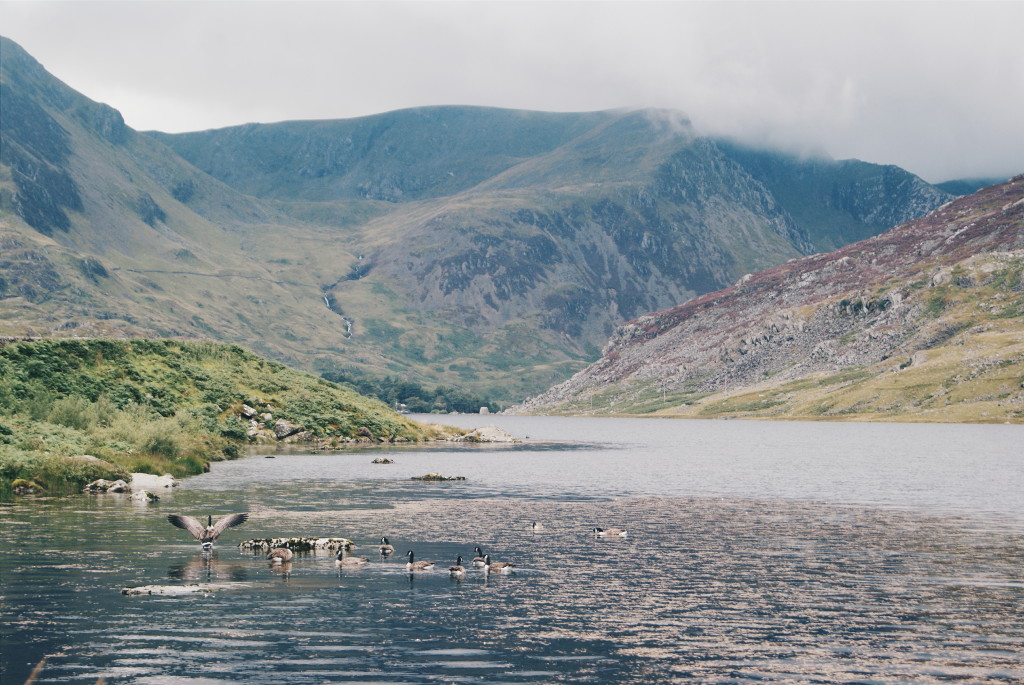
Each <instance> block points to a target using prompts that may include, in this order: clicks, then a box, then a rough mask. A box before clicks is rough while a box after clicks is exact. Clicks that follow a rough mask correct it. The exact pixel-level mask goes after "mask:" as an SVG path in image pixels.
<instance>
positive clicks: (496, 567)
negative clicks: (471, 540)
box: [484, 554, 512, 573]
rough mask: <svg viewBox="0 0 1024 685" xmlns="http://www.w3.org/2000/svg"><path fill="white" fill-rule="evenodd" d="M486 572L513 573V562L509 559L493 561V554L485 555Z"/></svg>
mask: <svg viewBox="0 0 1024 685" xmlns="http://www.w3.org/2000/svg"><path fill="white" fill-rule="evenodd" d="M484 573H512V564H510V563H509V562H507V561H493V562H492V561H491V555H490V554H485V555H484Z"/></svg>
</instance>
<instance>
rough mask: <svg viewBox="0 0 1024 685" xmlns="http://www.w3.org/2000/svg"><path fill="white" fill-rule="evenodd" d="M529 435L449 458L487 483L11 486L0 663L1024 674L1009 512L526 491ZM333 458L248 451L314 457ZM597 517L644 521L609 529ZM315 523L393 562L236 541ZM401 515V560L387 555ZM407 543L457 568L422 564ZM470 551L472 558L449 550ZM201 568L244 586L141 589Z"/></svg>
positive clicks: (529, 677) (208, 579) (141, 671)
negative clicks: (195, 537)
mask: <svg viewBox="0 0 1024 685" xmlns="http://www.w3.org/2000/svg"><path fill="white" fill-rule="evenodd" d="M606 452H608V453H609V458H613V457H612V453H614V452H616V450H615V449H614V448H609V449H608V450H606ZM482 454H483V455H486V456H485V457H483V458H482V456H481V455H482ZM515 454H523V455H528V454H529V453H528V452H517V453H513V452H504V453H498V452H494V451H485V452H479V451H463V452H459V453H457V454H450V456H449V457H445V459H448V458H451V459H459V460H461V469H460V470H465V471H467V472H474V473H480V474H481V475H479V476H476V479H477V480H476V482H474V480H469V481H467V482H466V483H437V484H424V483H418V484H417V485H416V486H415V487H411V486H410V484H409V483H408V482H407V481H406V480H405V479H404V478H403V477H402V476H400V475H398V474H397V473H396V472H392V474H391V475H378V476H376V477H375V478H370V477H367V478H366V479H357V480H356V482H349V481H342V480H334V479H332V478H331V477H329V476H328V475H326V474H325V473H324V471H323V470H322V469H320V470H319V474H320V476H321V477H320V478H317V479H315V480H309V479H304V480H301V481H295V480H288V479H286V478H283V477H282V475H281V474H282V472H278V473H277V474H276V475H272V476H271V475H268V476H267V477H262V476H257V477H255V478H254V479H253V480H251V481H250V482H249V483H247V484H246V483H243V482H241V481H240V480H239V479H238V478H237V476H238V469H239V466H242V465H244V464H245V463H246V462H235V463H232V464H230V465H223V464H219V465H216V466H215V468H214V471H213V472H212V473H211V474H206V476H203V477H200V478H198V479H195V480H193V481H189V482H188V483H187V484H186V485H185V486H184V487H183V488H179V489H178V490H177V491H175V492H174V493H171V494H169V495H168V496H166V497H165V498H164V499H163V500H161V502H159V503H158V504H156V505H153V506H150V507H149V508H137V507H132V506H130V505H129V504H128V503H127V502H126V501H123V500H118V499H113V498H97V497H89V498H87V497H84V496H82V497H68V498H62V499H47V498H44V499H40V500H36V501H34V502H27V501H23V500H18V501H16V502H15V503H13V504H9V505H5V506H2V507H0V537H2V544H3V545H4V547H5V548H7V549H9V550H12V551H11V553H9V554H8V555H7V556H5V557H3V558H2V559H0V572H2V576H3V590H2V592H3V595H2V605H0V610H2V614H3V616H2V618H3V628H2V630H3V634H2V637H3V661H2V666H3V669H4V675H3V682H5V683H6V682H11V683H21V682H22V681H23V680H24V678H25V677H26V676H27V674H28V672H29V670H31V667H32V665H34V664H35V663H36V662H37V661H38V660H39V659H40V658H42V657H43V656H46V655H50V658H49V660H48V662H47V668H46V671H45V673H44V678H43V682H92V681H94V680H95V678H96V677H97V676H101V675H102V676H104V677H106V678H107V681H108V682H118V683H152V684H159V685H164V684H172V683H173V684H175V685H177V684H178V683H227V682H231V683H238V682H247V683H248V682H252V683H322V682H378V683H379V682H408V683H423V682H464V683H472V682H488V683H493V682H580V681H626V682H638V683H639V682H666V681H676V682H741V681H749V680H757V679H763V680H769V681H776V682H777V681H784V682H796V683H812V682H817V683H826V682H827V683H831V682H922V683H925V682H936V681H942V680H958V681H962V682H984V681H994V682H1013V681H1016V682H1020V681H1024V667H1022V665H1021V658H1020V656H1021V654H1022V653H1024V621H1022V620H1021V613H1020V612H1021V607H1022V606H1024V571H1022V564H1021V561H1022V558H1024V534H1022V531H1021V529H1020V526H1018V525H1016V524H1015V523H1013V521H1012V519H1011V521H1010V522H1008V521H1007V520H1006V519H1004V518H996V519H991V518H988V517H987V516H982V515H959V514H951V513H948V512H934V511H927V510H923V509H920V508H916V509H912V508H895V507H889V506H886V507H881V506H867V505H864V504H851V503H848V504H836V503H834V502H831V503H830V502H824V501H820V500H811V499H804V498H780V497H772V498H758V497H749V496H718V495H696V496H695V495H661V496H649V495H635V494H631V495H628V496H622V497H615V496H611V495H609V494H608V493H607V492H600V491H591V492H580V493H575V494H574V495H572V496H566V495H563V494H560V491H561V490H562V488H563V487H564V482H559V483H556V484H553V485H552V486H551V487H550V490H549V491H548V492H545V491H544V488H545V486H544V485H543V483H542V482H541V481H542V479H536V478H534V479H533V481H534V482H533V485H532V487H531V490H532V491H531V492H529V493H526V492H524V491H523V489H522V488H521V487H520V485H521V484H519V483H516V484H513V486H512V487H510V489H509V492H507V493H504V494H502V493H500V492H498V490H499V488H498V486H497V485H496V480H497V479H496V477H493V474H492V476H487V472H486V468H485V467H486V465H487V463H488V461H489V462H490V463H491V464H492V465H494V466H495V467H496V470H497V471H500V472H502V473H504V472H505V469H508V468H509V461H511V460H513V459H515V458H516V457H515V456H514V455H515ZM588 454H591V456H590V457H589V458H591V459H596V458H597V457H594V456H593V455H594V454H600V453H599V452H593V453H589V452H588ZM548 456H549V458H548V461H553V460H552V459H551V458H550V455H548ZM321 458H322V455H311V456H309V457H302V456H300V455H289V456H287V457H286V458H285V457H282V458H279V459H276V460H263V459H261V458H256V459H252V460H246V461H247V462H249V463H252V464H254V465H256V466H257V467H259V468H262V465H263V464H265V463H267V462H271V463H276V464H280V463H282V462H284V463H286V464H288V463H290V464H291V465H292V466H293V467H294V468H295V470H296V471H297V472H305V471H307V470H311V471H315V470H317V468H316V467H314V466H310V464H307V463H305V461H306V460H307V459H308V460H309V461H310V463H311V464H320V462H319V461H318V460H320V459H321ZM338 458H339V459H343V460H350V461H351V460H353V459H355V457H352V455H346V456H343V457H338ZM416 459H424V460H425V461H419V462H417V463H416V464H415V465H414V466H407V467H406V468H408V469H409V470H410V471H412V472H415V471H416V470H419V471H420V472H425V471H423V469H422V468H420V467H421V466H429V465H430V462H429V459H430V458H429V456H418V457H416ZM485 460H486V461H485ZM498 460H500V461H498ZM361 461H366V462H368V461H369V458H365V459H361ZM528 461H529V460H528ZM446 463H447V462H446ZM531 463H532V462H531ZM538 463H539V462H538ZM450 465H451V466H453V467H459V466H460V464H459V463H456V462H454V461H453V462H450ZM222 466H227V467H228V468H226V469H223V470H222V469H221V467H222ZM499 466H500V468H499ZM587 466H589V467H590V468H594V469H597V468H598V467H599V466H600V463H598V462H591V463H588V464H587ZM259 468H256V469H254V472H258V471H259ZM360 468H361V467H360ZM374 468H378V469H380V468H384V469H387V468H390V467H387V466H384V467H379V466H377V467H374ZM538 468H539V467H538ZM561 468H562V466H561V465H559V464H553V465H552V466H551V469H552V470H551V471H550V473H557V472H559V470H560V469H561ZM577 468H579V464H577ZM353 470H356V471H358V469H353ZM427 470H440V469H434V468H428V469H427ZM220 472H223V473H224V474H225V475H224V476H223V477H222V476H221V475H220ZM377 473H380V472H379V471H378V472H377ZM371 475H372V472H371ZM460 475H461V474H460ZM467 475H468V473H467ZM668 477H669V478H671V477H672V476H671V474H670V475H669V476H668ZM894 487H904V486H903V485H900V484H896V485H894ZM1000 496H1004V495H1000ZM230 511H250V512H252V518H251V519H250V521H249V522H248V523H246V524H245V526H243V527H241V528H236V529H232V530H230V531H228V532H227V533H225V534H224V536H222V538H221V539H220V540H219V541H218V543H217V545H216V547H215V549H214V551H213V552H211V553H206V554H204V553H202V552H201V551H200V549H199V545H198V544H196V543H194V542H191V541H186V540H183V536H182V535H181V534H180V533H181V531H179V530H177V529H175V528H173V527H171V526H170V525H168V524H167V522H166V518H165V517H166V514H167V513H179V512H180V513H190V514H197V515H206V514H207V513H210V514H213V515H214V516H216V515H217V514H221V513H227V512H230ZM534 521H538V522H540V523H542V524H543V527H542V528H541V530H538V531H535V530H534V529H533V527H532V525H531V524H532V523H533V522H534ZM595 526H600V527H605V528H610V527H623V528H627V529H628V530H629V537H627V538H625V539H620V538H613V539H601V538H597V537H595V536H594V534H593V533H592V532H591V531H592V529H593V527H595ZM292 534H308V535H325V536H326V535H335V536H339V535H340V536H345V537H350V538H353V539H355V540H356V541H357V542H358V543H359V545H360V546H359V548H357V550H356V552H355V553H356V554H359V555H361V556H366V557H368V558H369V559H370V564H368V565H366V566H364V567H358V568H347V567H346V568H339V566H338V565H337V564H336V563H335V557H334V555H333V554H331V553H319V554H316V553H307V554H297V555H296V557H295V558H294V559H293V561H292V562H291V563H290V564H277V565H273V564H269V563H268V562H267V561H266V559H265V558H264V555H263V554H250V553H243V552H240V551H239V550H238V549H237V548H236V547H235V546H234V545H235V544H236V543H237V542H238V541H240V540H242V539H244V538H248V537H268V536H271V535H292ZM381 535H387V536H388V537H389V539H390V541H391V543H392V544H394V545H395V548H396V550H395V554H394V555H393V558H384V557H380V556H379V555H378V554H377V543H378V542H379V539H380V537H381ZM477 545H479V546H481V547H482V548H483V550H484V551H485V552H488V553H489V554H490V555H491V556H492V558H493V559H494V560H503V561H512V562H514V563H515V564H516V571H515V572H514V573H512V574H510V575H493V574H492V575H490V576H487V575H485V574H483V573H482V572H481V571H480V570H478V569H476V568H474V567H473V566H472V564H471V563H469V561H468V560H470V559H472V557H473V556H474V554H473V548H474V547H476V546H477ZM407 550H413V551H415V554H416V559H418V560H431V561H435V562H436V563H437V566H436V567H435V569H434V570H433V571H431V572H426V573H417V574H415V575H410V574H408V573H406V572H405V559H404V557H403V556H402V555H403V554H404V553H405V552H406V551H407ZM459 554H461V555H462V556H463V557H464V558H465V559H466V560H467V561H466V563H465V566H466V568H467V573H466V576H465V577H464V578H462V579H461V580H460V579H454V578H451V577H450V576H449V574H448V566H450V565H451V564H452V563H454V560H455V557H456V555H459ZM286 566H287V567H288V568H285V567H286ZM183 583H215V584H217V585H218V586H222V585H227V586H228V589H224V590H218V591H216V592H211V593H209V594H205V595H203V594H198V595H187V596H173V597H171V596H156V595H154V596H138V597H126V596H122V595H121V594H120V588H121V587H125V586H138V585H152V584H169V585H174V584H183Z"/></svg>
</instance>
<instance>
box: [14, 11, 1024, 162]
mask: <svg viewBox="0 0 1024 685" xmlns="http://www.w3.org/2000/svg"><path fill="white" fill-rule="evenodd" d="M1022 27H1024V2H1021V1H1019V0H1010V1H1006V2H968V1H960V2H945V3H943V2H927V1H918V2H829V1H823V0H819V1H817V2H724V1H719V2H678V1H677V2H671V1H666V2H642V1H625V0H620V1H618V2H594V1H588V0H578V1H570V2H551V1H545V2H539V1H538V2H533V1H528V0H521V1H513V2H497V1H487V0H476V1H474V2H436V1H430V0H422V1H418V2H391V1H388V0H374V1H373V2H344V1H333V2H331V1H326V0H322V1H320V2H301V1H285V0H277V1H263V2H251V1H247V0H235V1H223V2H217V1H214V0H202V1H186V0H177V1H168V0H152V1H140V0H133V1H131V2H96V1H92V0H78V1H75V2H49V1H41V0H35V1H25V0H20V1H15V2H10V1H7V0H0V31H2V32H3V35H5V36H7V37H8V38H11V39H13V40H14V41H16V42H17V43H19V44H20V45H21V46H22V47H24V48H25V49H26V50H27V51H28V52H29V53H30V54H32V55H33V56H34V57H35V58H36V59H38V60H39V61H40V62H41V63H42V64H43V66H45V67H46V68H47V69H48V70H49V71H50V72H51V73H53V74H54V75H55V76H57V77H58V78H60V79H61V80H63V81H64V82H65V83H67V84H68V85H70V86H71V87H73V88H75V89H76V90H78V91H80V92H82V93H83V94H85V95H87V96H88V97H90V98H92V99H94V100H99V101H101V102H105V103H107V104H109V105H111V106H113V107H115V108H117V109H118V110H120V111H121V113H122V114H123V115H124V117H125V120H126V121H127V123H128V124H129V125H130V126H132V127H134V128H136V129H140V130H148V129H158V130H161V131H171V132H178V131H193V130H200V129H207V128H217V127H222V126H230V125H235V124H242V123H246V122H274V121H282V120H287V119H327V118H346V117H355V116H362V115H367V114H375V113H379V112H385V111H389V110H394V109H400V108H404V107H416V106H422V105H442V104H465V105H488V106H497V107H513V108H521V109H539V110H549V111H589V110H598V109H610V108H620V107H665V108H673V109H678V110H681V111H683V112H685V113H686V114H687V115H688V116H689V117H690V118H691V119H692V121H693V123H694V124H695V125H696V126H697V128H698V129H699V130H701V131H703V132H707V133H710V134H729V135H737V136H742V137H746V138H750V139H754V140H757V141H759V142H765V143H771V144H775V145H783V146H786V147H788V148H790V149H798V150H806V151H815V150H820V151H824V152H826V153H828V154H829V155H831V156H832V157H835V158H837V159H844V158H848V157H856V158H859V159H863V160H866V161H870V162H877V163H886V164H898V165H900V166H902V167H904V168H906V169H908V170H910V171H912V172H914V173H916V174H919V175H921V176H922V177H924V178H925V179H926V180H929V181H932V182H938V181H943V180H947V179H950V178H961V177H969V176H1003V177H1007V176H1010V175H1012V174H1015V173H1020V172H1024V125H1022V123H1021V122H1022V121H1024V48H1022V43H1024V28H1022Z"/></svg>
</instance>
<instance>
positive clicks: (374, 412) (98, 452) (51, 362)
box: [0, 339, 437, 491]
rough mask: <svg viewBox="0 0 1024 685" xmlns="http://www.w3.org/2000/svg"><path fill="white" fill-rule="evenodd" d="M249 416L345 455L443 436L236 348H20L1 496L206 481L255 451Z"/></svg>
mask: <svg viewBox="0 0 1024 685" xmlns="http://www.w3.org/2000/svg"><path fill="white" fill-rule="evenodd" d="M243 405H249V406H251V407H254V408H258V410H259V411H260V412H261V413H262V412H267V413H271V414H272V417H273V419H272V421H276V420H277V419H285V420H288V421H291V422H292V423H295V424H298V425H300V426H303V427H304V428H305V429H306V430H307V431H309V433H310V434H311V435H312V436H314V437H315V438H319V439H322V440H324V441H326V442H334V443H335V444H337V443H338V442H339V441H347V440H356V439H372V440H383V441H419V440H426V439H430V438H432V437H436V436H437V430H436V429H432V428H428V427H425V426H422V425H420V424H418V423H416V422H413V421H410V420H409V419H407V418H405V417H403V416H401V415H399V414H397V413H395V412H393V411H392V410H390V409H389V408H388V407H386V406H385V405H383V404H381V403H380V402H378V401H376V400H371V399H368V398H365V397H363V396H361V395H359V394H357V393H356V392H355V391H353V390H351V389H350V388H347V387H345V386H340V385H335V384H333V383H330V382H328V381H326V380H324V379H322V378H317V377H315V376H312V375H310V374H306V373H302V372H299V371H295V370H292V369H289V368H287V367H285V366H283V365H282V364H279V363H277V362H271V361H268V360H266V359H263V358H261V357H258V356H256V355H254V354H252V353H251V352H248V351H246V350H244V349H242V348H241V347H238V346H235V345H222V344H217V343H209V342H182V341H172V340H148V339H147V340H104V339H89V340H39V341H18V342H10V343H7V344H6V345H2V346H0V491H4V490H7V491H9V490H11V489H12V487H13V483H14V482H15V481H16V480H18V479H21V480H24V481H28V482H33V483H35V484H36V485H37V486H38V488H42V489H46V490H47V491H54V490H66V489H68V488H78V487H80V486H81V485H82V484H84V483H85V482H88V481H89V480H94V479H95V478H98V477H110V476H111V475H113V476H118V477H123V476H124V475H125V474H126V473H128V472H132V471H140V472H147V473H157V474H161V473H171V474H174V475H176V476H185V475H191V474H195V473H201V472H203V471H204V470H208V469H209V464H210V462H211V461H215V460H219V459H228V458H232V457H234V456H237V455H239V454H240V453H241V447H242V446H243V445H244V444H245V443H247V442H248V441H249V440H250V438H249V436H248V435H247V429H248V427H249V424H248V422H247V421H246V420H243V419H242V417H241V415H240V413H241V410H242V407H243ZM80 455H90V456H93V457H97V458H98V459H99V460H101V461H94V460H82V459H79V458H77V457H79V456H80Z"/></svg>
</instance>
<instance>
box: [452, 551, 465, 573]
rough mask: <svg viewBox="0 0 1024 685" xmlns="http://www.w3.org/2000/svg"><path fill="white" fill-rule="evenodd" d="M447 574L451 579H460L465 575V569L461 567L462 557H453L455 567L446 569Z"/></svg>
mask: <svg viewBox="0 0 1024 685" xmlns="http://www.w3.org/2000/svg"><path fill="white" fill-rule="evenodd" d="M448 573H449V574H450V575H451V576H452V577H453V578H461V577H462V576H464V575H466V569H464V568H463V567H462V555H459V556H457V557H455V565H454V566H449V567H448Z"/></svg>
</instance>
